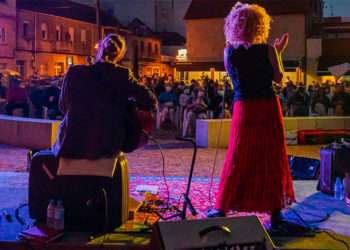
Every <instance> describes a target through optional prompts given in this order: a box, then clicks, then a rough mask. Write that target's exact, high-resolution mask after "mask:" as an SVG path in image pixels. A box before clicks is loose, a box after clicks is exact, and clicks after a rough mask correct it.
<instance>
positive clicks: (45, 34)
mask: <svg viewBox="0 0 350 250" xmlns="http://www.w3.org/2000/svg"><path fill="white" fill-rule="evenodd" d="M41 39H42V40H47V39H48V28H47V24H46V23H42V24H41Z"/></svg>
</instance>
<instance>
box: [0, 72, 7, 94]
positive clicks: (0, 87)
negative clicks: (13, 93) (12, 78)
mask: <svg viewBox="0 0 350 250" xmlns="http://www.w3.org/2000/svg"><path fill="white" fill-rule="evenodd" d="M6 91H7V88H6V87H5V86H4V85H3V83H2V73H0V99H6Z"/></svg>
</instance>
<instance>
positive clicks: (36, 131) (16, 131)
mask: <svg viewBox="0 0 350 250" xmlns="http://www.w3.org/2000/svg"><path fill="white" fill-rule="evenodd" d="M59 124H60V121H56V120H44V119H34V118H24V117H15V116H7V115H0V144H7V145H12V146H19V147H27V148H49V147H51V146H52V145H53V143H54V142H55V139H56V135H57V132H58V126H59Z"/></svg>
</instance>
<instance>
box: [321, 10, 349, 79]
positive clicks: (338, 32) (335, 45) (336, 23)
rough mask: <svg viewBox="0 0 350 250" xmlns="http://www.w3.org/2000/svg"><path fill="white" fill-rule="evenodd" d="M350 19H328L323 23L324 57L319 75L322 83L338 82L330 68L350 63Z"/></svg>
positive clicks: (322, 57)
mask: <svg viewBox="0 0 350 250" xmlns="http://www.w3.org/2000/svg"><path fill="white" fill-rule="evenodd" d="M349 44H350V18H349V17H327V18H324V20H323V22H322V56H321V57H320V60H319V64H318V74H319V76H320V79H321V81H322V82H325V81H327V80H329V81H331V82H336V81H337V80H338V79H337V78H336V77H334V76H333V75H332V74H331V72H329V67H332V66H336V65H340V64H344V63H350V49H349Z"/></svg>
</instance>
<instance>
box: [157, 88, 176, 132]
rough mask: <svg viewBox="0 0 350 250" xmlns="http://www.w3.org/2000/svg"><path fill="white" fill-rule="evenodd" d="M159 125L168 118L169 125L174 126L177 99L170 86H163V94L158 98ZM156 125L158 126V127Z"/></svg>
mask: <svg viewBox="0 0 350 250" xmlns="http://www.w3.org/2000/svg"><path fill="white" fill-rule="evenodd" d="M158 100H159V116H160V117H159V119H160V121H159V125H162V124H164V122H165V121H166V120H167V118H169V120H170V122H171V124H173V125H175V124H176V122H175V111H176V107H177V104H178V99H177V96H176V94H175V92H174V91H173V87H172V85H170V84H167V85H165V92H163V93H161V94H160V96H159V99H158ZM159 125H158V126H159Z"/></svg>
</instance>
